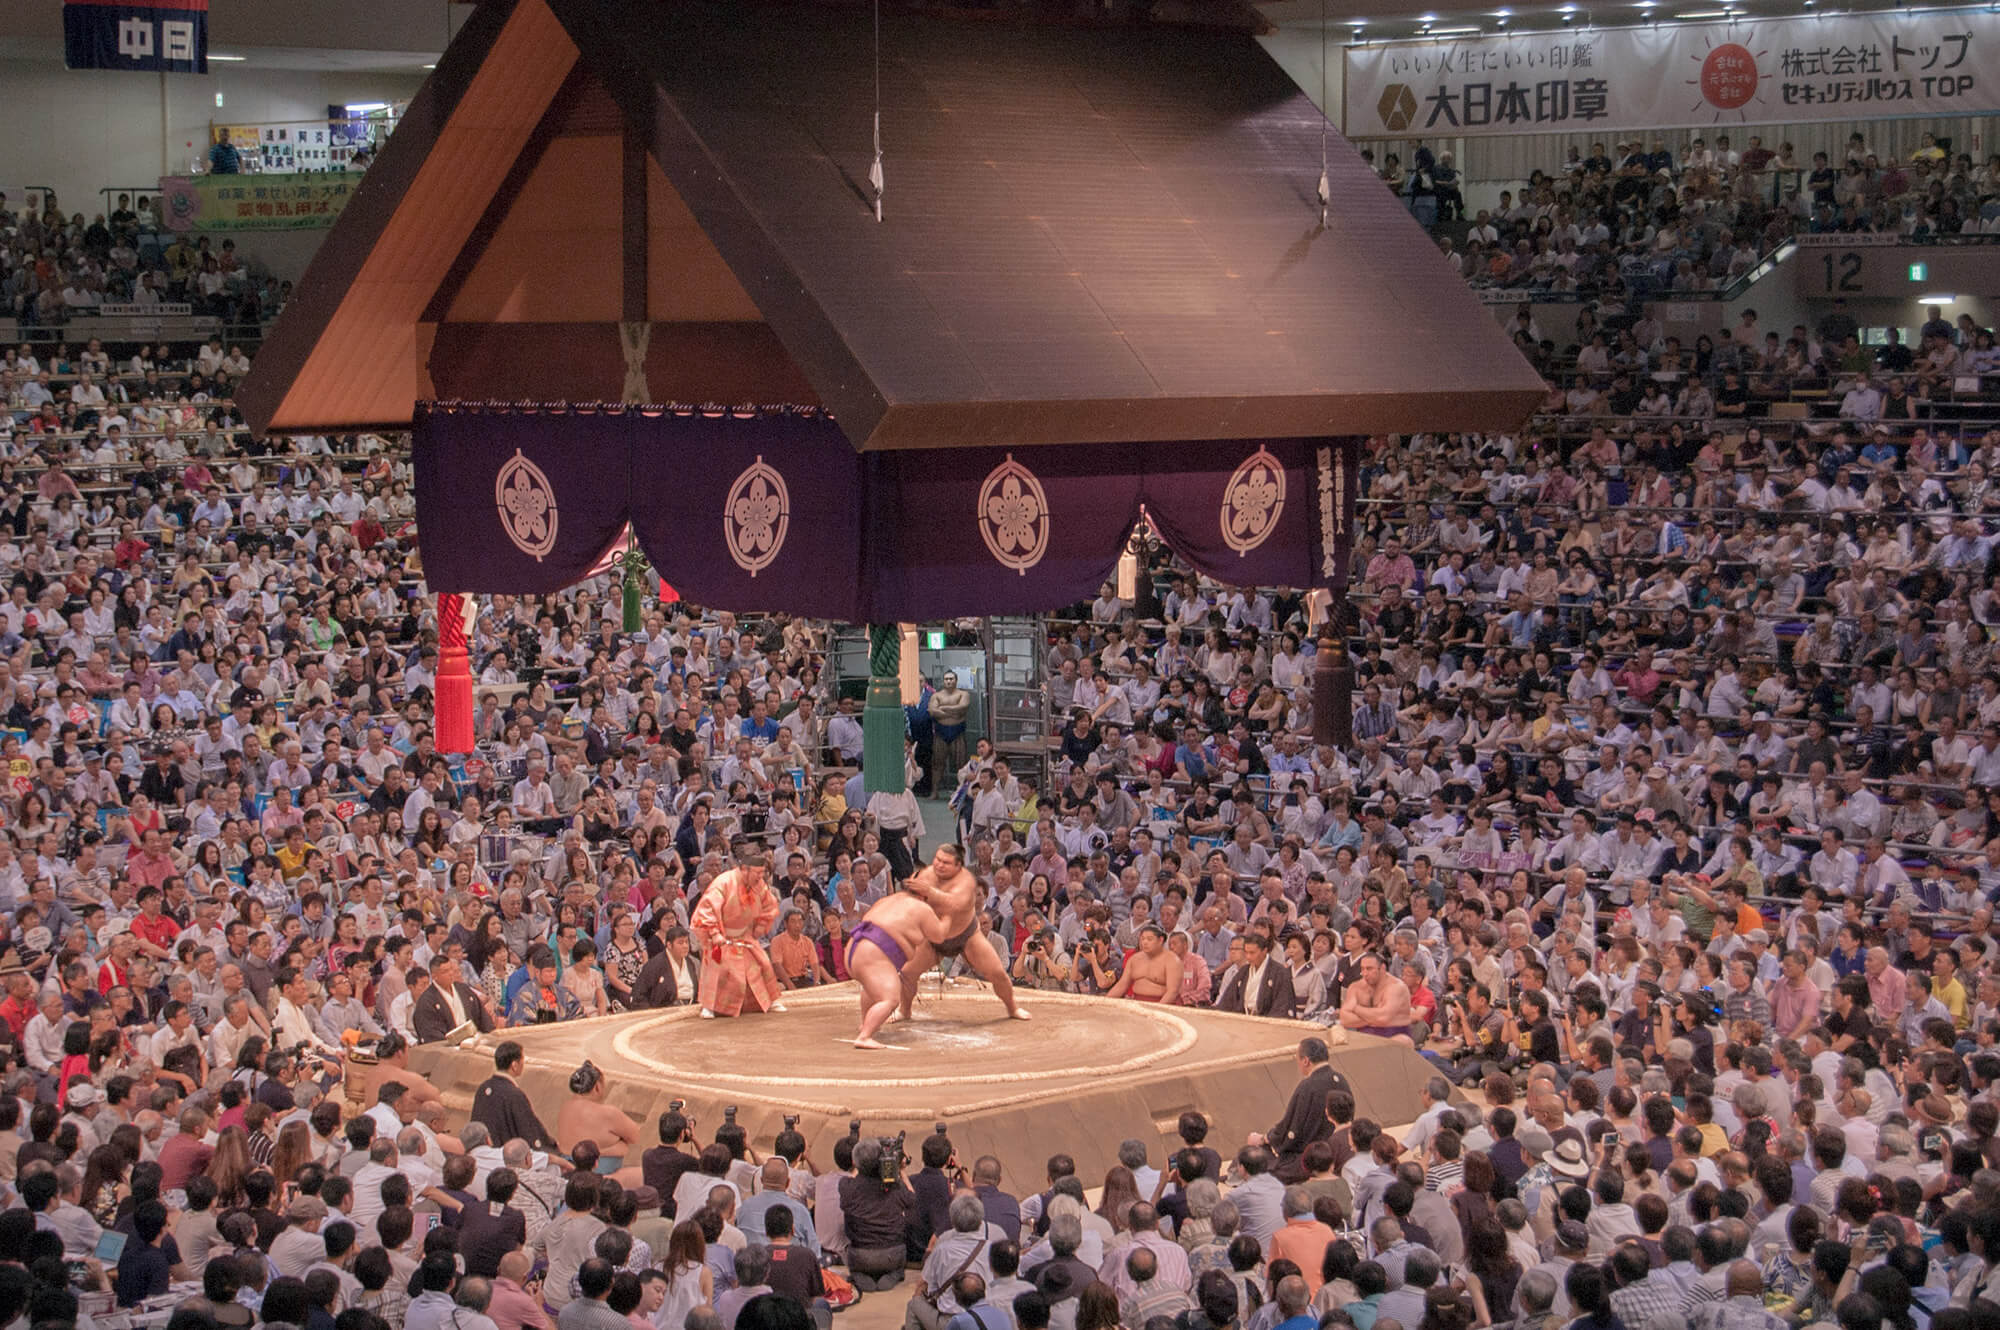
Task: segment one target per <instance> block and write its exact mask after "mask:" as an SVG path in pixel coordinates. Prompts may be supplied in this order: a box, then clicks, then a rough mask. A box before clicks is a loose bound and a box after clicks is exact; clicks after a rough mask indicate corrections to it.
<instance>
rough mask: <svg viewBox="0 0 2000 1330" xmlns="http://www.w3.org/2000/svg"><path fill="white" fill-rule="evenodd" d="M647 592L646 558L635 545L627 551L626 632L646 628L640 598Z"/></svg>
mask: <svg viewBox="0 0 2000 1330" xmlns="http://www.w3.org/2000/svg"><path fill="white" fill-rule="evenodd" d="M645 592H646V556H645V555H644V554H642V553H641V552H640V551H639V547H638V546H637V545H636V544H635V545H632V546H630V547H629V548H627V549H626V551H625V596H624V608H625V631H626V632H628V633H636V632H638V631H639V630H640V629H641V628H643V627H645V626H646V625H645V620H644V618H643V617H642V616H641V614H640V603H639V602H640V598H641V597H642V596H643V595H644V594H645Z"/></svg>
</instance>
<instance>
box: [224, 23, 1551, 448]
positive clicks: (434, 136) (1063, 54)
mask: <svg viewBox="0 0 2000 1330" xmlns="http://www.w3.org/2000/svg"><path fill="white" fill-rule="evenodd" d="M881 41H882V52H881V63H882V68H881V103H882V136H883V140H884V148H885V150H886V177H887V187H886V190H885V194H884V205H885V220H883V221H882V222H879V223H878V222H877V221H876V220H875V218H874V214H873V210H872V207H871V200H872V195H871V192H870V189H869V186H868V180H867V178H868V170H869V165H870V162H871V160H872V155H873V134H872V123H871V118H872V114H873V108H874V98H875V91H874V55H873V46H872V43H873V25H872V19H871V15H870V12H869V10H868V8H867V7H866V6H858V7H823V6H815V5H806V4H783V3H769V4H758V3H736V4H720V3H715V2H714V0H487V3H483V4H481V5H480V6H479V8H478V9H477V11H476V12H475V13H474V15H473V17H472V18H471V20H469V21H468V22H467V24H466V25H465V27H464V29H463V30H462V31H461V32H460V34H459V36H458V37H457V38H456V39H455V40H454V41H453V42H452V44H451V46H450V48H449V49H448V50H447V51H446V52H445V54H444V56H443V57H442V58H441V59H440V61H439V63H438V67H437V69H436V71H435V72H434V73H433V74H432V76H431V78H430V79H429V80H428V81H427V82H426V83H425V85H424V87H423V89H422V91H421V92H420V93H419V94H418V96H417V98H416V100H415V101H414V102H413V103H412V105H411V107H410V110H409V114H408V115H407V116H406V117H405V118H404V119H403V121H402V123H401V125H400V126H399V127H398V128H397V130H396V132H395V134H394V136H393V137H392V139H391V140H390V141H389V143H388V144H387V146H386V147H385V148H384V150H383V151H382V153H381V156H380V158H379V160H378V161H377V162H376V164H375V165H374V166H373V167H372V168H371V169H370V171H369V173H368V175H367V176H366V177H365V178H364V180H363V181H362V183H361V185H360V186H359V188H358V190H357V192H356V193H355V195H354V197H353V199H352V201H351V202H350V203H349V205H348V207H347V209H346V211H345V212H344V213H343V214H342V216H341V217H340V219H339V221H338V223H337V224H336V225H335V227H334V228H333V230H332V232H331V233H330V235H329V237H328V239H327V241H326V243H325V245H324V246H323V247H322V249H321V251H320V253H319V254H318V255H317V256H316V258H315V259H314V261H313V264H312V266H311V268H310V269H309V270H308V271H307V273H306V275H305V277H304V279H303V280H302V281H301V283H300V284H299V287H298V291H297V294H296V295H295V297H294V299H293V301H292V303H291V305H290V306H288V307H287V309H286V310H285V312H284V314H283V316H282V317H281V318H280V319H279V321H278V323H277V325H276V328H275V329H274V331H273V333H272V335H271V336H270V337H269V338H268V339H267V340H266V342H265V345H264V347H263V350H262V352H261V354H260V355H259V356H258V359H257V362H256V367H255V369H254V371H253V372H252V374H251V375H250V377H249V379H248V381H247V382H246V383H245V385H244V387H243V389H242V391H241V393H240V400H241V401H242V403H243V404H244V407H245V409H246V411H247V412H248V415H249V419H250V423H251V424H252V426H253V427H255V428H256V429H258V430H259V431H260V432H261V431H265V430H274V431H281V432H282V431H292V432H304V431H321V430H344V429H356V428H362V427H400V426H404V425H407V424H408V423H409V421H410V419H411V416H412V411H413V408H414V405H415V403H416V402H418V401H419V400H425V399H443V398H459V399H504V400H534V401H544V402H550V401H598V400H607V399H609V400H616V399H617V398H618V397H619V396H620V395H621V389H622V388H623V387H624V385H625V384H626V383H627V373H626V371H627V368H628V366H627V360H626V355H625V352H624V351H623V350H622V349H621V344H620V338H619V325H620V324H621V323H623V324H627V325H637V324H645V325H649V326H650V329H651V332H650V341H649V342H648V344H647V345H646V346H645V348H644V350H643V352H636V348H635V352H636V354H639V355H640V356H641V357H642V363H643V368H644V370H645V373H646V383H647V390H648V395H649V396H650V397H651V398H652V399H653V400H656V401H670V400H680V401H692V402H702V401H712V402H722V403H730V402H749V401H756V402H772V401H791V402H802V403H812V404H818V405H823V406H825V407H827V408H828V409H830V410H831V411H832V412H833V413H834V415H835V416H836V418H837V419H838V420H839V422H840V424H841V427H842V429H843V431H844V432H845V433H846V435H847V437H848V439H849V441H850V442H851V443H853V444H854V446H855V447H857V448H863V449H868V448H897V447H915V446H922V447H971V446H981V445H995V444H1005V445H1008V446H1017V445H1022V444H1035V443H1087V442H1101V441H1130V440H1171V439H1180V440H1194V439H1230V438H1235V439H1245V438H1257V437H1265V436H1314V435H1329V434H1342V435H1351V434H1358V433H1370V432H1377V431H1390V430H1396V431H1414V430H1460V429H1503V428H1511V427H1514V426H1517V425H1519V424H1520V423H1521V421H1522V420H1523V419H1525V417H1526V416H1527V415H1528V414H1529V413H1530V412H1531V411H1532V409H1533V408H1534V406H1535V404H1536V402H1537V401H1538V399H1539V397H1540V391H1541V388H1540V381H1539V379H1538V378H1537V376H1536V375H1535V373H1534V372H1533V371H1532V369H1531V368H1530V367H1529V366H1528V365H1527V363H1526V362H1525V361H1523V360H1522V359H1521V358H1520V357H1519V355H1518V354H1517V353H1516V352H1515V351H1514V349H1513V347H1512V346H1511V345H1510V344H1509V343H1508V341H1507V339H1506V337H1505V336H1504V335H1503V333H1502V331H1501V329H1500V328H1499V327H1498V325H1497V324H1496V323H1495V321H1494V320H1493V318H1492V317H1491V316H1490V315H1489V314H1488V313H1487V312H1486V310H1485V309H1483V308H1482V307H1481V306H1480V305H1479V304H1478V302H1477V301H1476V300H1475V299H1474V298H1473V296H1472V295H1471V293H1470V292H1469V291H1468V290H1467V289H1466V288H1465V287H1464V285H1463V284H1462V283H1461V282H1460V281H1458V280H1457V278H1456V277H1455V276H1454V275H1453V274H1452V273H1451V272H1450V271H1449V270H1448V269H1447V268H1446V266H1445V265H1444V263H1443V262H1442V260H1441V259H1440V257H1439V256H1438V254H1437V251H1436V249H1435V247H1434V246H1433V245H1432V243H1431V242H1430V240H1429V238H1428V237H1427V236H1425V234H1424V233H1423V232H1422V230H1421V229H1420V228H1419V227H1417V226H1416V224H1415V223H1414V222H1413V221H1412V220H1411V219H1410V218H1409V216H1408V215H1407V214H1406V213H1405V212H1404V210H1403V209H1402V208H1401V207H1400V206H1398V204H1397V202H1396V201H1395V200H1394V199H1393V198H1392V197H1391V196H1390V194H1389V193H1388V192H1387V191H1386V190H1385V189H1384V188H1383V187H1382V186H1381V185H1380V183H1379V182H1378V181H1377V180H1376V179H1375V178H1374V177H1373V175H1372V174H1371V173H1370V172H1369V171H1368V169H1367V168H1366V166H1364V165H1363V163H1362V162H1361V160H1360V158H1359V157H1358V155H1357V154H1356V153H1355V152H1354V151H1353V150H1352V149H1351V148H1350V147H1349V146H1348V145H1347V143H1346V142H1345V141H1344V140H1342V139H1340V138H1339V136H1338V135H1337V134H1335V135H1331V136H1330V147H1329V155H1330V163H1329V167H1328V170H1329V174H1330V179H1331V186H1332V198H1333V206H1332V210H1331V215H1330V219H1329V222H1328V225H1327V226H1326V227H1325V228H1324V229H1322V228H1321V227H1320V225H1319V208H1318V204H1317V199H1316V197H1315V195H1316V189H1317V183H1318V176H1319V166H1320V142H1321V125H1322V119H1321V116H1320V113H1319V112H1318V110H1316V109H1315V108H1314V107H1313V105H1312V103H1311V102H1310V101H1309V100H1308V99H1307V98H1306V97H1305V96H1304V95H1303V94H1301V93H1300V92H1299V91H1298V89H1297V88H1295V87H1294V86H1293V85H1292V84H1291V82H1290V81H1289V80H1288V79H1287V78H1286V76H1285V75H1284V74H1283V73H1282V72H1281V71H1280V70H1279V69H1278V67H1277V66H1276V65H1275V64H1273V63H1272V62H1271V60H1270V59H1269V58H1268V57H1267V56H1266V55H1265V54H1264V53H1263V52H1262V50H1261V49H1259V47H1258V46H1257V45H1256V43H1255V41H1254V39H1253V38H1252V37H1251V36H1250V35H1249V34H1248V33H1247V32H1227V31H1219V30H1214V29H1204V30H1193V29H1175V28H1169V27H1164V26H1125V25H1120V26H1104V27H1091V26H1061V27H1050V26H1036V25H1014V24H1010V23H1008V22H1005V21H984V22H972V21H967V20H966V19H965V18H964V17H962V16H952V15H934V14H923V13H908V12H899V11H891V12H885V13H884V15H883V28H882V38H881ZM633 367H634V368H637V367H638V365H636V364H635V365H634V366H633Z"/></svg>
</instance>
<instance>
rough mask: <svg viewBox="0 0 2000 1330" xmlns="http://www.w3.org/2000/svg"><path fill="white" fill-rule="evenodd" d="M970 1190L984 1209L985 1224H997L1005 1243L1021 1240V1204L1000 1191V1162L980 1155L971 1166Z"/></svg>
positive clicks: (990, 1156) (989, 1156) (991, 1157)
mask: <svg viewBox="0 0 2000 1330" xmlns="http://www.w3.org/2000/svg"><path fill="white" fill-rule="evenodd" d="M972 1190H973V1194H974V1195H976V1196H978V1197H979V1203H980V1204H981V1205H983V1206H985V1207H986V1222H987V1223H989V1224H997V1225H999V1227H1000V1231H1001V1232H1003V1233H1005V1234H1006V1235H1007V1241H1009V1242H1019V1241H1020V1240H1021V1203H1020V1202H1019V1201H1017V1200H1015V1199H1014V1198H1013V1197H1012V1196H1009V1195H1008V1194H1007V1193H1006V1192H1004V1191H1001V1190H1000V1161H999V1160H998V1159H996V1158H994V1157H993V1156H992V1155H981V1156H979V1158H978V1159H976V1160H974V1161H973V1164H972Z"/></svg>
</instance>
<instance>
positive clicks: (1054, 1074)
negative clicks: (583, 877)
mask: <svg viewBox="0 0 2000 1330" xmlns="http://www.w3.org/2000/svg"><path fill="white" fill-rule="evenodd" d="M1040 996H1041V997H1042V998H1043V999H1044V1000H1046V999H1047V998H1049V997H1050V996H1052V995H1051V994H1046V993H1044V994H1041V995H1040ZM813 1005H820V1004H818V1003H815V1004H813ZM826 1005H831V1004H826ZM1056 1005H1069V1004H1056ZM1077 1005H1085V1004H1081V1003H1079V1004H1077ZM1093 1005H1094V1004H1093ZM1136 1010H1137V1012H1138V1014H1140V1015H1142V1016H1144V1017H1145V1018H1146V1019H1147V1020H1150V1021H1153V1022H1156V1023H1157V1024H1160V1025H1164V1026H1167V1027H1168V1028H1169V1029H1171V1030H1173V1031H1174V1039H1173V1042H1172V1043H1170V1044H1168V1045H1167V1046H1166V1047H1164V1048H1158V1049H1154V1050H1151V1051H1150V1052H1146V1053H1142V1054H1140V1055H1139V1056H1138V1057H1135V1058H1129V1059H1127V1060H1126V1061H1124V1062H1121V1063H1118V1064H1117V1065H1115V1066H1110V1067H1071V1068H1051V1069H1050V1070H1047V1071H1010V1072H998V1073H995V1074H993V1075H958V1076H909V1077H896V1078H893V1079H871V1080H853V1081H840V1080H827V1079H826V1078H824V1077H814V1076H766V1075H761V1074H754V1073H746V1074H745V1075H742V1076H732V1075H730V1074H729V1073H726V1072H724V1073H716V1072H701V1071H686V1070H683V1069H682V1068H679V1067H676V1066H674V1065H673V1064H672V1063H669V1062H662V1061H661V1060H659V1059H658V1058H655V1057H652V1056H650V1055H648V1054H645V1053H642V1052H640V1051H639V1050H638V1049H637V1048H635V1047H633V1044H632V1040H633V1039H634V1037H636V1036H637V1035H639V1034H640V1033H642V1032H648V1031H651V1030H653V1029H655V1028H657V1027H659V1026H661V1025H668V1024H675V1023H678V1022H679V1021H682V1020H686V1019H688V1018H689V1017H688V1016H685V1015H682V1014H681V1013H676V1012H670V1013H667V1014H665V1015H662V1016H660V1017H658V1018H656V1019H654V1020H651V1021H642V1022H639V1023H637V1024H634V1025H630V1026H627V1027H626V1028H625V1029H623V1030H620V1031H619V1032H618V1033H617V1034H616V1035H614V1036H612V1039H611V1047H612V1049H613V1051H615V1052H616V1053H617V1054H618V1055H619V1056H620V1057H622V1058H629V1059H630V1060H631V1061H632V1062H634V1063H636V1064H638V1065H639V1066H641V1067H644V1068H645V1069H646V1070H648V1071H651V1072H654V1073H656V1074H658V1075H661V1076H672V1077H676V1078H678V1079H680V1080H683V1081H689V1082H694V1083H708V1082H734V1081H751V1080H754V1081H755V1082H757V1084H759V1085H778V1086H810V1087H814V1088H817V1089H820V1090H822V1091H833V1090H836V1089H848V1090H871V1089H894V1090H914V1089H926V1088H930V1087H933V1086H946V1085H967V1084H982V1085H984V1084H1001V1085H1019V1084H1026V1083H1029V1082H1033V1081H1052V1080H1062V1079H1065V1078H1068V1077H1075V1076H1117V1075H1123V1074H1126V1073H1130V1072H1134V1071H1138V1070H1140V1069H1141V1068H1144V1067H1150V1066H1152V1065H1153V1064H1155V1063H1157V1062H1162V1061H1165V1060H1166V1059H1168V1058H1172V1057H1178V1056H1180V1055H1181V1054H1182V1053H1185V1052H1187V1050H1188V1049H1190V1048H1193V1047H1194V1045H1195V1042H1196V1040H1197V1039H1199V1038H1200V1036H1199V1034H1198V1033H1197V1032H1196V1031H1195V1028H1194V1027H1193V1026H1192V1025H1189V1024H1188V1023H1187V1022H1186V1021H1184V1020H1182V1019H1181V1018H1180V1017H1178V1016H1175V1015H1173V1014H1172V1013H1171V1012H1170V1011H1165V1010H1158V1009H1154V1010H1146V1009H1145V1008H1144V1007H1139V1008H1137V1009H1136ZM690 1014H691V1013H690Z"/></svg>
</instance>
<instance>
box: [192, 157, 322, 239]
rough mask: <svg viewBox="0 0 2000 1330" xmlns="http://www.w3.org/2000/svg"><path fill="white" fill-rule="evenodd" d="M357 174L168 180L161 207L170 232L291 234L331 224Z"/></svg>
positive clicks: (319, 173) (239, 176) (251, 175)
mask: <svg viewBox="0 0 2000 1330" xmlns="http://www.w3.org/2000/svg"><path fill="white" fill-rule="evenodd" d="M360 180H361V172H359V171H309V172H300V173H298V174H286V175H280V174H272V173H265V172H260V173H256V174H248V175H198V176H167V177H164V178H162V179H161V181H160V204H161V208H162V211H163V213H164V215H165V221H166V225H167V229H169V230H171V231H291V230H302V229H305V228H309V227H322V226H332V225H333V221H334V218H336V217H338V216H340V210H341V209H342V208H343V207H345V206H346V204H347V197H348V194H349V193H350V191H352V190H353V188H354V186H355V185H357V184H358V183H360Z"/></svg>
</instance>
